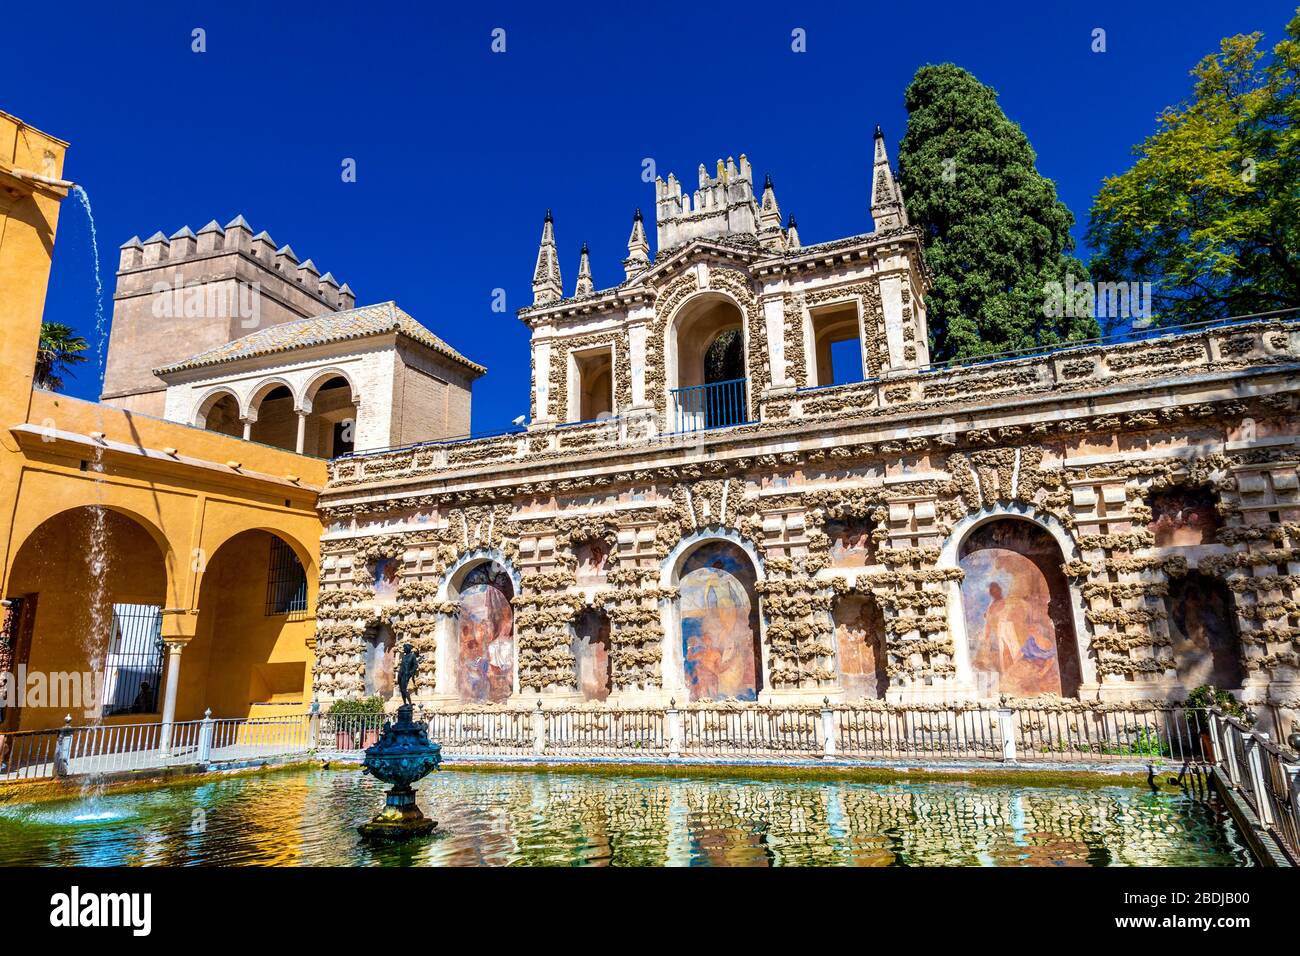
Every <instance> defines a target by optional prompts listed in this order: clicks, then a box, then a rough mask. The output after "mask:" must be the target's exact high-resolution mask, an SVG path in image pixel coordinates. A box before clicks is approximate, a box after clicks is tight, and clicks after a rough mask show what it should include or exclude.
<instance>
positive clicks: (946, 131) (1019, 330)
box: [898, 63, 1098, 359]
mask: <svg viewBox="0 0 1300 956" xmlns="http://www.w3.org/2000/svg"><path fill="white" fill-rule="evenodd" d="M905 103H906V106H907V111H908V120H907V133H906V135H904V137H903V141H902V143H901V144H900V146H899V151H898V167H899V182H900V185H901V186H902V189H903V199H904V201H905V202H906V203H907V213H908V216H909V218H910V219H911V221H912V223H913V225H917V226H920V227H921V229H922V230H923V232H924V244H925V253H926V262H927V263H928V264H929V267H930V271H931V273H932V274H933V279H934V283H933V286H932V288H931V290H930V293H929V295H928V297H927V298H926V310H927V315H928V317H929V321H930V336H931V353H932V354H933V355H934V357H935V358H936V359H948V358H970V357H974V356H979V355H987V354H989V353H992V352H1002V351H1008V350H1011V349H1021V348H1030V347H1033V346H1038V345H1055V344H1058V343H1061V342H1064V341H1070V340H1077V339H1082V338H1088V337H1090V336H1093V335H1096V334H1097V331H1098V330H1097V323H1096V322H1095V320H1094V319H1093V318H1092V312H1091V310H1074V309H1061V310H1058V311H1059V312H1060V313H1061V314H1057V315H1055V316H1052V315H1047V314H1046V312H1047V311H1049V310H1048V308H1047V306H1046V304H1045V299H1046V297H1047V291H1046V287H1047V286H1048V285H1049V284H1051V283H1058V284H1060V286H1062V287H1063V286H1065V285H1066V284H1067V283H1069V282H1071V281H1072V282H1074V283H1082V282H1085V281H1086V280H1087V278H1088V271H1087V269H1086V268H1084V266H1083V264H1082V263H1080V262H1079V261H1078V260H1077V259H1075V258H1074V257H1072V256H1070V255H1067V253H1068V252H1069V251H1070V250H1071V249H1072V248H1073V247H1074V240H1073V239H1072V237H1071V236H1070V228H1071V226H1073V225H1074V216H1073V214H1072V213H1071V212H1070V210H1069V209H1067V208H1066V206H1065V204H1064V203H1062V202H1060V200H1058V199H1057V198H1056V185H1055V184H1054V183H1053V182H1052V181H1051V180H1050V179H1048V178H1047V177H1045V176H1043V175H1041V174H1040V173H1039V172H1038V170H1037V169H1035V167H1034V161H1035V157H1034V151H1033V149H1032V148H1031V147H1030V145H1029V140H1028V139H1026V137H1025V134H1024V132H1023V131H1022V130H1021V129H1020V127H1019V125H1017V124H1016V123H1013V122H1012V121H1011V120H1009V119H1008V118H1007V116H1006V114H1004V113H1003V112H1002V108H1001V107H1000V106H998V101H997V93H996V92H995V91H994V90H993V89H991V88H990V87H987V86H985V85H984V84H983V83H981V82H979V80H977V79H975V77H974V76H972V75H971V74H970V73H968V72H966V71H965V70H963V69H961V68H960V67H958V66H954V65H953V64H951V63H943V64H940V65H938V66H934V65H931V66H923V67H921V68H920V69H919V70H917V72H916V75H915V76H914V77H913V78H912V82H911V83H910V84H909V85H908V87H907V92H906V94H905ZM1075 311H1081V314H1076V315H1073V316H1071V315H1068V314H1064V313H1068V312H1075Z"/></svg>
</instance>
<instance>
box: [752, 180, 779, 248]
mask: <svg viewBox="0 0 1300 956" xmlns="http://www.w3.org/2000/svg"><path fill="white" fill-rule="evenodd" d="M758 241H759V244H760V245H762V246H763V247H764V248H766V249H781V248H783V247H784V245H785V236H784V234H783V233H782V232H781V207H780V206H779V205H778V204H777V201H776V190H775V189H774V188H773V187H772V177H771V176H770V175H768V176H765V177H764V178H763V200H762V202H760V203H759V207H758Z"/></svg>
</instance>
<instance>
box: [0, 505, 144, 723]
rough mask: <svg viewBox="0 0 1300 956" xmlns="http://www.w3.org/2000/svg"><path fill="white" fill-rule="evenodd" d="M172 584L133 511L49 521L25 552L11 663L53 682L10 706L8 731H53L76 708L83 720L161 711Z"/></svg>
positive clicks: (18, 573) (19, 562)
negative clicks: (164, 619) (166, 621)
mask: <svg viewBox="0 0 1300 956" xmlns="http://www.w3.org/2000/svg"><path fill="white" fill-rule="evenodd" d="M167 581H168V578H167V559H166V557H165V556H164V553H163V551H162V549H161V548H160V547H159V544H158V539H157V537H156V536H155V534H154V533H153V532H151V531H150V530H149V529H146V528H145V526H144V525H142V524H141V523H140V522H138V521H136V520H135V519H134V518H132V517H131V516H129V515H127V514H124V513H122V512H119V511H114V510H112V509H109V508H99V507H94V506H83V507H78V508H72V509H70V510H68V511H64V512H61V513H59V514H57V515H55V516H53V517H51V518H49V519H47V520H46V521H44V522H43V523H42V524H40V525H39V526H38V527H37V528H36V530H35V531H33V532H32V533H31V534H30V535H29V536H28V537H27V539H26V540H25V541H24V542H23V543H22V546H21V547H20V548H19V551H18V554H17V557H16V558H15V560H14V565H13V570H12V572H11V573H10V576H9V583H8V589H7V591H6V593H5V598H6V600H7V601H9V602H10V605H9V618H10V622H11V632H12V640H13V643H12V644H11V646H10V647H9V650H8V653H7V655H6V656H7V657H8V658H9V661H8V667H7V668H6V669H8V670H11V671H13V672H15V673H17V672H18V671H19V670H20V669H21V668H25V669H26V671H27V672H28V673H30V674H43V675H47V679H48V683H47V685H46V687H45V694H44V695H43V696H40V695H34V694H33V695H23V696H24V698H25V700H24V699H20V700H19V701H17V706H14V707H8V708H6V710H5V712H4V715H3V718H0V728H2V729H6V730H10V731H14V730H34V729H41V728H45V727H54V726H58V725H60V724H61V723H62V722H63V717H64V715H65V714H68V713H71V714H72V715H73V720H74V722H76V723H84V722H85V721H86V720H87V719H88V718H92V717H97V716H107V717H112V716H118V715H131V717H130V718H129V719H132V720H141V719H144V720H147V719H150V718H149V717H148V716H142V715H151V714H152V715H156V714H157V713H158V711H159V707H160V702H161V700H160V694H159V689H160V688H161V687H162V683H163V679H164V678H163V671H164V669H165V663H166V655H165V654H164V653H163V648H162V641H161V633H162V609H163V607H164V606H165V605H166V603H167ZM55 675H59V676H60V679H58V680H55ZM99 682H102V683H99ZM24 703H26V704H27V706H23V704H24Z"/></svg>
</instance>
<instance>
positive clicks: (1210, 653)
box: [1165, 571, 1243, 690]
mask: <svg viewBox="0 0 1300 956" xmlns="http://www.w3.org/2000/svg"><path fill="white" fill-rule="evenodd" d="M1165 604H1166V608H1167V610H1168V612H1169V636H1170V637H1171V638H1172V639H1173V653H1174V665H1175V666H1176V667H1177V670H1178V680H1179V683H1181V684H1182V685H1183V687H1185V688H1187V689H1188V690H1191V689H1194V688H1196V687H1200V686H1201V685H1202V684H1212V685H1214V686H1215V687H1221V688H1225V689H1235V688H1238V687H1240V686H1241V681H1242V677H1243V674H1242V667H1241V642H1240V638H1239V637H1238V634H1237V615H1236V613H1235V611H1234V608H1233V603H1232V592H1231V591H1229V590H1228V586H1227V585H1226V584H1224V582H1223V581H1221V580H1219V579H1218V578H1212V577H1210V576H1209V575H1207V574H1203V573H1201V572H1199V571H1193V572H1192V573H1190V574H1188V575H1186V576H1185V577H1181V578H1175V579H1174V580H1173V581H1172V582H1171V583H1170V585H1169V595H1168V596H1167V597H1166V598H1165Z"/></svg>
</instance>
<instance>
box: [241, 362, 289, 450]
mask: <svg viewBox="0 0 1300 956" xmlns="http://www.w3.org/2000/svg"><path fill="white" fill-rule="evenodd" d="M297 408H298V393H297V391H296V390H295V389H294V386H293V384H292V383H291V382H290V381H289V380H288V379H285V378H282V377H280V376H278V375H273V376H271V377H269V378H266V379H262V380H261V381H259V382H258V383H257V387H256V388H254V389H253V391H252V392H251V393H250V394H249V397H248V407H247V408H246V409H245V412H244V416H245V418H246V420H247V421H248V422H249V433H248V437H249V438H250V439H251V440H253V441H256V442H260V443H261V444H263V445H272V446H274V447H276V448H283V449H285V450H286V451H295V450H296V449H297V440H298V415H297Z"/></svg>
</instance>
